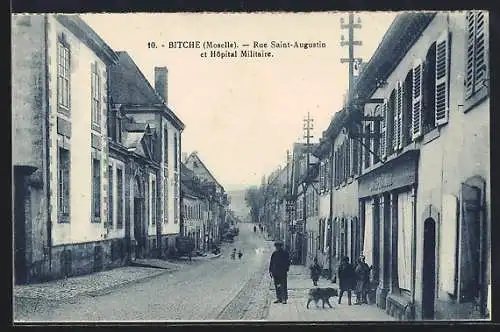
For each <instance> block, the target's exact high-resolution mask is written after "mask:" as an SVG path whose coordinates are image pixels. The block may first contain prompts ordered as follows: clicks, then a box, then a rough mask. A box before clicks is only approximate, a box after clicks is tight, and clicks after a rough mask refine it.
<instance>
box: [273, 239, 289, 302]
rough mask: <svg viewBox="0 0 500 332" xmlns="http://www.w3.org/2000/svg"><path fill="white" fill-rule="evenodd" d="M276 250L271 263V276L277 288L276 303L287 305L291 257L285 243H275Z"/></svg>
mask: <svg viewBox="0 0 500 332" xmlns="http://www.w3.org/2000/svg"><path fill="white" fill-rule="evenodd" d="M274 246H275V247H276V250H275V251H274V252H273V254H272V255H271V262H270V263H269V274H270V275H271V278H273V280H274V286H275V287H276V298H277V299H276V301H274V303H283V304H286V301H287V299H288V290H287V273H288V270H289V269H290V256H289V255H288V252H287V251H286V250H285V249H284V248H283V242H281V241H276V242H275V243H274Z"/></svg>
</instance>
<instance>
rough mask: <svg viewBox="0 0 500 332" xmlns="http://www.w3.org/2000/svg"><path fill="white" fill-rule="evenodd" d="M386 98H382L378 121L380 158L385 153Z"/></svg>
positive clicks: (383, 156) (384, 155)
mask: <svg viewBox="0 0 500 332" xmlns="http://www.w3.org/2000/svg"><path fill="white" fill-rule="evenodd" d="M386 116H387V99H385V100H384V104H383V105H382V120H381V121H380V155H381V156H382V158H385V157H386V155H387V148H386V142H387V129H386V125H387V119H386Z"/></svg>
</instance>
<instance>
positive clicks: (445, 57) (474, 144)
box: [333, 11, 491, 319]
mask: <svg viewBox="0 0 500 332" xmlns="http://www.w3.org/2000/svg"><path fill="white" fill-rule="evenodd" d="M487 31H488V15H487V13H486V12H481V11H474V12H463V13H418V14H416V13H406V14H400V15H399V16H398V17H397V18H396V19H395V21H394V22H393V24H392V25H391V27H390V28H389V29H388V31H387V33H386V35H385V37H384V39H383V41H382V42H381V45H380V46H379V48H378V49H377V51H376V52H375V54H374V55H373V56H372V58H371V60H370V62H369V63H368V64H367V65H366V66H365V67H364V69H363V71H362V72H361V74H360V76H359V79H358V80H357V82H356V84H355V87H354V90H353V91H352V92H351V94H350V98H349V101H348V103H347V105H346V110H345V112H346V114H345V115H344V118H343V120H342V121H341V126H342V127H343V128H344V129H343V130H341V131H340V134H339V135H338V138H337V139H336V141H338V142H336V143H335V147H334V149H335V152H336V153H338V154H339V155H340V156H341V157H340V159H341V160H340V166H339V161H338V160H337V161H336V163H335V165H336V169H338V170H339V171H340V172H335V179H334V181H335V186H336V187H338V188H339V190H337V191H335V193H334V196H333V202H334V209H333V212H334V213H337V214H338V213H341V212H342V211H343V210H345V209H346V207H348V206H350V208H348V209H350V210H352V212H351V213H352V216H353V217H352V220H354V217H355V216H356V215H359V224H358V225H352V224H351V226H350V227H351V230H355V229H356V227H357V228H358V231H356V232H354V233H357V234H353V235H351V240H349V238H347V241H344V240H343V238H342V237H343V235H342V234H343V233H342V228H343V225H342V219H341V223H340V229H339V230H338V233H337V240H338V244H339V245H340V248H338V249H337V252H338V253H339V254H340V255H342V254H343V253H344V252H346V248H345V243H346V242H347V251H348V250H349V247H351V255H352V254H357V252H362V253H364V255H365V257H366V260H367V263H368V264H370V265H371V266H372V280H371V281H372V284H373V285H374V286H375V287H376V290H375V291H374V295H375V296H374V297H375V301H376V303H377V306H379V307H380V308H382V309H384V310H386V311H387V312H388V313H390V314H391V315H393V316H396V317H400V318H405V319H411V318H415V319H456V318H477V317H486V316H487V315H488V312H489V304H488V303H489V301H488V299H489V295H488V294H489V293H490V291H489V289H490V286H489V285H490V284H491V281H490V274H489V271H490V263H489V262H490V257H491V254H490V247H491V242H490V229H491V218H490V217H489V216H490V211H491V204H490V198H489V188H490V176H489V173H490V169H489V162H490V157H489V91H488V82H489V81H488V72H489V70H488V45H487V39H488V35H487ZM401 36H403V38H402V37H401ZM464 54H465V56H464ZM387 59H389V61H387ZM355 95H356V98H355V97H354V96H355ZM344 135H346V136H347V137H348V139H350V140H351V141H352V140H354V141H357V142H359V144H361V148H359V149H358V151H360V153H361V155H358V157H357V160H358V163H359V168H358V176H357V177H356V172H355V173H354V179H353V180H352V182H351V183H349V181H350V180H349V173H348V172H349V167H348V165H347V166H346V163H349V162H352V163H355V162H356V161H354V160H353V157H354V155H353V150H352V147H351V148H350V149H349V147H347V148H345V147H344V146H343V145H344V144H346V143H343V142H342V136H344ZM472 137H473V138H474V139H471V138H472ZM344 142H347V139H344ZM479 142H480V143H479ZM348 144H350V143H348ZM351 145H352V144H351ZM349 151H350V153H351V156H349ZM342 156H344V157H342ZM336 159H337V158H336ZM346 172H347V174H346ZM338 174H340V177H341V178H340V184H339V178H338ZM351 176H352V170H351ZM346 177H347V179H346ZM344 183H346V184H345V187H343V186H344ZM348 185H350V186H351V187H352V188H355V186H357V188H355V189H352V192H351V191H350V190H349V189H347V188H349V186H348ZM342 187H343V189H341V188H342ZM341 190H343V191H344V192H341ZM346 191H349V192H346ZM337 193H339V194H337ZM352 194H357V200H358V205H357V206H359V211H356V206H355V205H352V204H351V203H349V202H352V199H350V198H351V197H352ZM347 200H348V201H349V202H347ZM342 201H344V202H342ZM339 217H340V218H344V215H342V216H338V217H337V218H339ZM346 229H347V234H350V233H351V234H352V232H351V231H349V223H348V225H347V227H346ZM349 242H350V243H351V245H349ZM355 242H358V243H357V244H356V243H355ZM353 244H354V249H352V248H353ZM356 247H357V248H358V249H356Z"/></svg>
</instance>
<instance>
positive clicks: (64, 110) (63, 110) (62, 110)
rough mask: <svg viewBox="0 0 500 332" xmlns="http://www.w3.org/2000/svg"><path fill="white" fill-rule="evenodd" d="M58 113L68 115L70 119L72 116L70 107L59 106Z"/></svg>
mask: <svg viewBox="0 0 500 332" xmlns="http://www.w3.org/2000/svg"><path fill="white" fill-rule="evenodd" d="M57 112H59V113H61V114H63V115H66V116H67V117H70V115H71V113H70V109H69V108H68V107H65V106H63V105H61V104H58V105H57Z"/></svg>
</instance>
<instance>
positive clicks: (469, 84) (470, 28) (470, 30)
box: [465, 11, 476, 99]
mask: <svg viewBox="0 0 500 332" xmlns="http://www.w3.org/2000/svg"><path fill="white" fill-rule="evenodd" d="M475 16H476V15H474V12H473V11H469V12H467V16H466V21H467V54H466V55H467V58H466V66H465V99H467V98H469V97H470V96H472V94H473V92H474V53H475V52H474V46H475V42H474V41H475V39H474V36H475V26H476V25H475Z"/></svg>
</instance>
